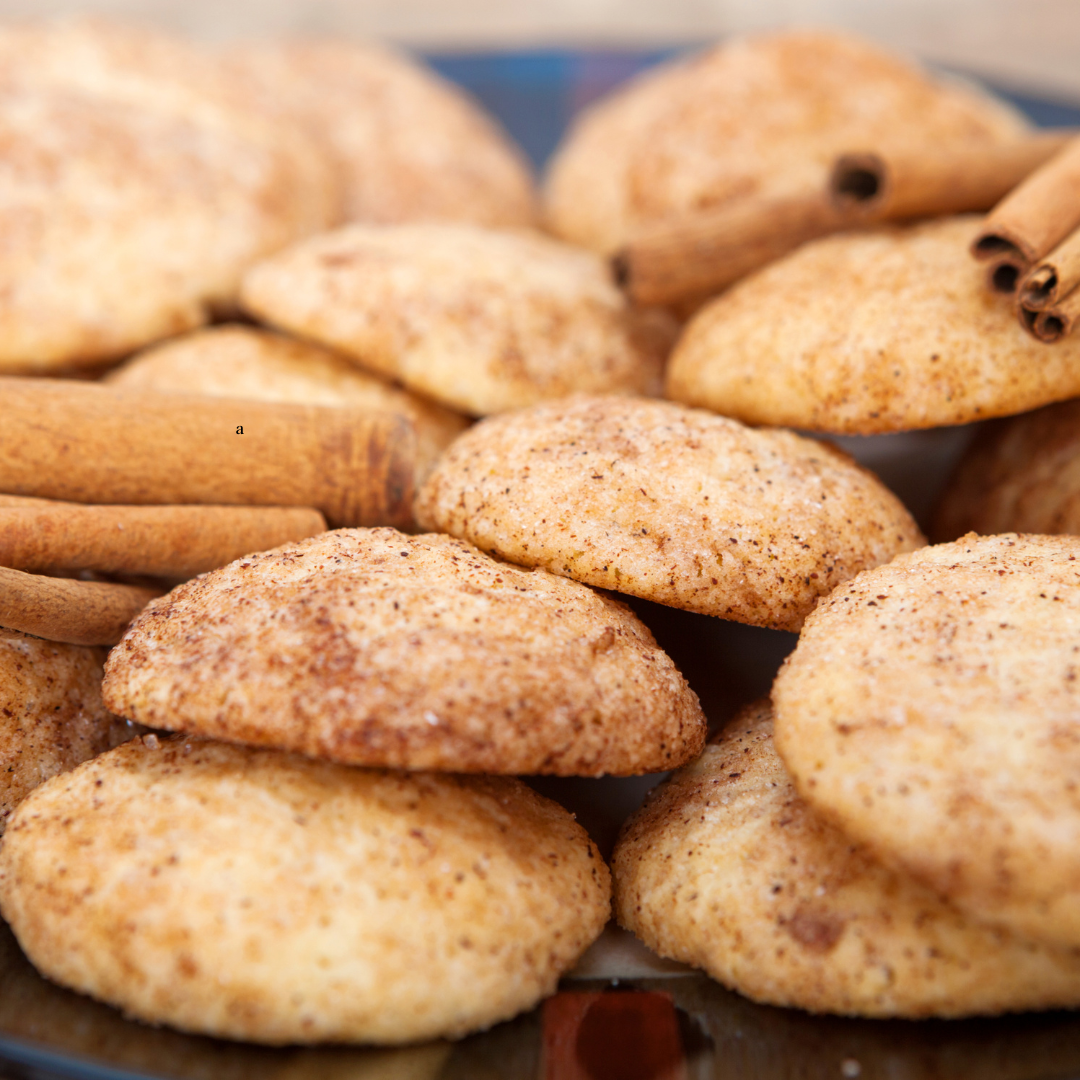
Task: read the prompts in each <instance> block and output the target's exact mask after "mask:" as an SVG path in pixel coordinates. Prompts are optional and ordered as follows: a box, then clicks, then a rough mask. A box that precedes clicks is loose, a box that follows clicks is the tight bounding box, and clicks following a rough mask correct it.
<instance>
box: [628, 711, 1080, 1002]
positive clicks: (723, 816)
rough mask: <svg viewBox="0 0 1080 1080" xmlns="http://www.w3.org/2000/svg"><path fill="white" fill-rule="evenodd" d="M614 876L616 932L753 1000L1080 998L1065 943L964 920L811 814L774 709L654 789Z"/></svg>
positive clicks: (631, 827)
mask: <svg viewBox="0 0 1080 1080" xmlns="http://www.w3.org/2000/svg"><path fill="white" fill-rule="evenodd" d="M612 871H613V874H614V879H615V913H616V916H617V918H618V919H619V922H620V923H621V924H622V925H623V926H626V927H628V928H629V929H631V930H633V931H634V933H636V934H637V935H638V936H639V937H641V939H642V940H643V941H644V942H645V943H646V944H647V945H648V946H649V947H650V948H652V949H655V950H656V951H657V952H659V953H660V954H661V955H663V956H670V957H673V958H675V959H678V960H684V961H686V962H688V963H691V964H695V965H696V966H698V967H703V968H704V969H705V970H706V971H708V973H709V974H710V975H712V976H713V977H714V978H716V979H719V980H720V981H721V982H722V983H724V985H725V986H728V987H730V988H731V989H733V990H738V991H739V992H740V993H742V994H746V995H747V996H748V997H751V998H753V999H754V1000H755V1001H762V1002H768V1003H770V1004H772V1005H784V1006H794V1007H796V1008H801V1009H807V1010H809V1011H811V1012H831V1013H844V1014H850V1015H856V1016H903V1017H908V1018H917V1017H928V1016H950V1017H955V1016H965V1015H974V1014H979V1013H991V1014H993V1013H1000V1012H1008V1011H1013V1010H1017V1009H1045V1008H1054V1007H1061V1006H1075V1005H1077V1004H1078V1003H1080V954H1078V953H1077V952H1076V951H1075V950H1066V949H1060V950H1059V949H1050V948H1047V947H1045V946H1036V945H1031V944H1029V943H1028V942H1025V941H1022V940H1020V939H1018V938H1016V937H1014V936H1013V935H1011V934H1008V933H1006V932H1004V931H1000V930H995V929H993V928H990V927H986V926H983V925H980V924H978V923H976V922H973V921H972V920H971V919H969V918H967V917H966V916H964V915H962V914H961V913H960V912H959V911H957V910H956V909H955V908H952V907H950V906H949V905H948V904H946V903H945V902H944V901H942V900H941V899H940V898H939V897H938V896H937V895H936V894H935V893H934V892H932V891H931V890H930V889H928V888H927V887H926V886H925V885H922V884H920V883H918V882H916V881H915V880H914V879H912V878H910V877H908V876H906V875H903V874H899V873H896V872H894V871H892V870H887V869H885V868H884V867H883V866H881V865H880V864H878V863H877V862H875V861H874V860H873V859H871V858H870V857H869V856H868V855H867V853H866V852H865V851H864V850H863V849H861V848H860V847H858V846H857V845H855V844H853V843H852V842H851V841H850V840H849V839H848V838H847V837H846V836H844V834H843V833H841V832H839V831H838V830H837V829H835V828H833V827H832V826H831V825H828V824H826V823H825V822H823V821H821V820H820V819H818V818H817V817H816V816H815V815H814V814H813V813H812V811H811V810H810V808H809V807H808V806H807V805H806V803H804V802H803V800H802V799H800V798H799V796H798V795H797V794H796V792H795V789H794V787H793V786H792V783H791V780H790V779H789V778H788V775H787V773H786V772H785V771H784V766H783V764H782V762H781V761H780V758H779V756H778V755H777V753H776V751H775V750H774V749H773V742H772V709H771V706H770V705H769V703H768V702H762V703H758V704H757V705H754V706H750V707H749V708H747V709H745V710H744V711H743V712H742V713H741V714H740V715H739V716H738V717H737V718H736V719H735V720H734V721H732V723H731V725H730V726H729V727H727V728H726V729H725V730H724V732H723V734H722V735H721V736H719V737H717V738H716V739H714V740H713V741H711V742H710V744H709V745H708V746H707V747H706V748H705V752H704V754H703V755H702V756H701V757H700V758H698V760H697V761H695V762H694V763H693V764H691V765H688V766H686V767H685V768H683V769H680V770H679V771H678V772H677V773H675V774H674V775H673V776H672V777H671V778H670V779H669V780H667V781H666V782H665V783H664V784H663V785H662V786H660V787H659V788H655V789H654V790H653V791H652V792H650V794H649V796H648V798H647V800H646V803H645V805H644V806H643V807H642V808H641V810H639V811H638V812H637V813H636V814H635V815H634V816H633V817H631V818H630V820H629V821H628V822H627V823H626V825H625V826H624V828H623V832H622V835H621V836H620V838H619V842H618V845H617V847H616V849H615V855H614V858H613V862H612Z"/></svg>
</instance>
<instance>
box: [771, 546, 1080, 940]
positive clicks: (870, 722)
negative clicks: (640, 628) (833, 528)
mask: <svg viewBox="0 0 1080 1080" xmlns="http://www.w3.org/2000/svg"><path fill="white" fill-rule="evenodd" d="M1078 671H1080V539H1077V538H1073V537H1039V536H1016V535H1015V534H1006V535H1004V536H993V537H984V538H979V537H976V536H973V535H972V536H968V537H965V538H963V539H962V540H959V541H957V542H956V543H953V544H942V545H939V546H937V547H933V548H925V549H923V550H922V551H919V552H916V553H914V554H912V555H905V556H900V557H899V558H898V559H896V560H895V561H894V562H893V563H892V564H890V565H889V566H885V567H880V568H878V569H877V570H873V571H869V572H867V573H865V574H862V575H860V576H859V577H858V578H856V579H855V580H854V581H853V582H849V583H848V584H847V585H844V586H841V587H840V588H839V589H837V590H836V592H834V593H833V594H832V595H831V596H829V597H828V598H827V599H826V600H825V601H823V602H822V604H820V605H819V607H818V608H817V610H816V611H815V612H814V613H813V615H812V616H811V617H810V618H809V619H808V620H807V623H806V626H805V627H804V629H803V633H802V637H801V638H800V640H799V644H798V646H797V647H796V649H795V652H794V653H793V654H792V655H791V657H790V658H789V659H788V661H787V662H786V664H785V666H784V667H783V668H782V669H781V672H780V674H779V676H778V677H777V680H776V682H775V684H774V687H773V700H774V703H775V707H776V741H777V749H778V750H779V752H780V753H781V755H782V756H783V758H784V761H785V763H786V764H787V766H788V768H789V770H790V771H791V773H792V776H793V778H794V781H795V785H796V787H797V788H798V790H799V793H800V794H801V795H802V796H803V797H804V798H806V799H807V800H808V802H810V804H811V805H812V806H813V807H814V808H815V810H817V811H818V812H819V813H821V814H822V815H823V816H824V817H826V818H827V819H829V820H831V821H833V822H834V823H835V824H837V825H838V826H839V827H841V828H842V829H844V830H845V831H846V832H847V833H849V834H850V835H851V836H852V837H853V838H855V839H857V840H859V841H861V842H863V843H865V844H867V845H868V847H870V848H871V849H872V851H873V852H874V854H875V855H876V856H877V857H878V858H880V859H882V860H883V861H885V862H887V863H889V864H890V865H893V866H898V867H904V868H907V869H908V870H909V871H910V872H912V873H913V874H915V875H916V876H918V877H920V878H922V879H923V880H925V881H927V882H928V883H930V884H931V885H933V886H934V887H935V888H937V889H938V891H939V892H941V893H942V894H944V895H946V896H947V897H948V898H949V899H951V900H952V901H953V902H955V903H956V905H957V906H958V907H961V908H963V909H964V910H965V911H967V912H968V913H969V914H971V915H972V916H973V917H975V918H979V919H981V920H985V921H994V922H997V923H999V924H1001V925H1004V926H1007V927H1010V928H1012V929H1014V930H1015V931H1016V932H1017V933H1019V934H1022V935H1024V936H1028V937H1031V938H1033V939H1036V940H1042V941H1046V942H1049V943H1052V944H1060V945H1077V944H1080V845H1078V844H1077V838H1078V837H1080V795H1078V793H1077V791H1076V782H1075V778H1076V776H1077V775H1078V772H1080V737H1078V732H1077V724H1076V718H1077V716H1078V715H1080V691H1078V690H1077V685H1078V684H1077V672H1078Z"/></svg>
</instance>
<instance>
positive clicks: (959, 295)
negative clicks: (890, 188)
mask: <svg viewBox="0 0 1080 1080" xmlns="http://www.w3.org/2000/svg"><path fill="white" fill-rule="evenodd" d="M980 222H981V219H979V218H976V217H970V216H965V217H956V218H941V219H938V220H935V221H931V222H927V223H925V224H922V225H917V226H910V227H905V228H890V229H881V230H876V231H873V232H868V233H850V234H844V235H839V236H833V237H828V238H826V239H824V240H818V241H815V242H813V243H810V244H807V245H805V246H804V247H802V248H800V249H798V250H797V251H795V252H793V253H792V254H791V255H788V256H787V257H785V258H783V259H781V260H779V261H778V262H775V263H773V264H772V265H770V266H767V267H766V268H765V269H764V270H761V271H759V272H758V273H757V274H754V275H753V276H752V277H749V278H747V279H746V280H745V281H743V282H741V283H739V284H738V285H736V286H734V287H733V288H732V289H731V290H729V291H728V292H727V293H725V294H724V295H722V296H720V297H718V298H717V299H715V300H713V301H712V302H711V303H710V304H709V305H708V306H707V307H706V308H704V309H703V310H702V311H701V313H700V314H699V315H698V316H697V317H696V318H695V319H694V320H693V321H692V322H691V323H690V324H689V326H688V327H687V329H686V331H685V333H684V335H683V337H682V339H681V340H680V342H679V344H678V346H677V347H676V349H675V351H674V353H673V354H672V358H671V363H670V365H669V368H668V372H667V389H668V395H669V396H670V397H673V398H675V399H676V400H678V401H684V402H686V403H687V404H688V405H700V406H703V407H705V408H709V409H713V410H714V411H716V412H719V413H723V414H724V415H726V416H735V417H738V418H739V419H740V420H744V421H746V422H747V423H752V424H782V425H787V426H791V427H797V428H802V429H804V430H810V431H823V432H835V433H839V434H858V435H869V434H875V433H880V432H889V431H906V430H911V429H915V428H928V427H937V426H939V425H944V424H965V423H968V422H970V421H973V420H985V419H988V418H990V417H994V416H1005V415H1009V414H1011V413H1017V412H1023V411H1024V410H1026V409H1034V408H1036V407H1037V406H1039V405H1045V404H1048V403H1049V402H1052V401H1058V400H1061V399H1063V398H1068V397H1074V396H1076V395H1078V394H1080V339H1078V338H1075V337H1074V338H1068V339H1065V340H1063V341H1062V342H1060V343H1059V344H1058V345H1056V346H1055V347H1054V348H1053V349H1048V348H1047V347H1046V346H1045V345H1043V344H1042V343H1041V342H1039V341H1036V340H1035V339H1034V338H1033V337H1031V335H1029V334H1027V333H1026V332H1025V331H1024V330H1023V329H1022V328H1021V327H1020V324H1019V323H1018V322H1017V319H1016V316H1015V314H1014V313H1013V310H1012V306H1011V304H1010V303H1009V302H1008V301H1007V300H1006V299H1005V298H1002V297H1001V296H1000V295H999V294H996V293H993V292H991V291H990V290H989V289H988V288H987V287H986V283H985V275H986V268H985V267H984V266H983V265H982V264H980V263H977V262H975V261H974V260H973V259H972V258H971V255H970V254H969V252H968V248H969V246H970V243H971V241H972V239H973V238H974V236H975V233H976V232H977V231H978V229H979V227H980Z"/></svg>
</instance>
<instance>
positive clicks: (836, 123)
mask: <svg viewBox="0 0 1080 1080" xmlns="http://www.w3.org/2000/svg"><path fill="white" fill-rule="evenodd" d="M856 88H857V89H856ZM1025 127H1026V125H1025V122H1024V120H1023V119H1022V118H1021V117H1020V115H1019V114H1018V113H1017V112H1015V111H1014V110H1013V109H1011V108H1010V107H1009V106H1008V105H1006V104H1004V103H1003V102H1001V101H998V100H996V99H994V98H992V97H991V96H990V95H988V94H987V93H986V92H985V91H980V90H977V89H974V88H972V87H970V86H967V85H961V84H960V83H958V82H956V81H950V82H946V81H944V80H942V79H932V78H930V77H929V76H928V75H927V74H926V73H925V72H923V71H921V70H919V69H918V68H917V67H915V66H914V65H912V64H910V63H909V62H907V61H906V60H904V59H903V58H901V57H899V56H896V55H895V54H893V53H890V52H888V51H886V50H884V49H881V48H879V47H878V46H876V45H874V44H871V43H870V42H868V41H865V40H862V39H860V38H857V37H854V36H851V35H847V34H840V33H837V32H835V31H822V30H796V31H790V30H789V31H782V32H779V33H770V34H761V35H756V36H751V37H743V38H734V39H731V40H729V41H725V42H724V43H723V44H720V45H717V46H714V47H713V48H711V49H708V50H706V51H704V52H701V53H697V54H695V55H692V56H690V57H687V58H684V59H680V60H676V61H674V62H673V63H670V64H665V65H662V66H660V67H657V68H655V69H654V70H652V71H648V72H646V73H645V74H644V75H642V76H640V77H638V78H637V79H635V80H633V81H632V82H630V83H628V84H627V85H626V86H624V87H621V88H619V89H617V90H616V91H615V92H614V93H613V94H611V95H610V96H608V97H606V98H604V99H603V100H601V101H599V102H597V103H596V104H595V105H593V106H591V107H590V108H589V109H587V110H586V111H585V112H584V113H583V114H582V115H581V117H580V118H579V119H578V120H577V121H576V123H575V124H574V125H573V127H572V128H571V130H570V133H569V135H568V136H567V137H566V138H565V139H564V141H563V143H562V145H561V146H560V148H559V149H558V150H557V151H556V155H555V158H554V159H553V162H552V165H551V168H550V171H549V175H548V181H547V190H546V204H547V205H546V209H547V215H548V220H549V223H550V225H551V226H552V227H553V229H554V231H555V232H556V233H557V234H558V235H560V236H563V237H565V238H566V239H568V240H573V241H574V242H576V243H579V244H584V245H585V246H586V247H590V248H594V249H595V250H598V251H604V252H611V251H613V250H615V249H616V248H618V247H619V246H621V245H622V244H624V243H625V242H626V241H627V239H628V238H629V237H630V236H631V235H632V234H633V232H634V230H635V229H638V228H641V227H642V226H645V225H649V224H653V223H656V222H658V221H661V220H663V219H664V218H671V217H678V216H680V215H684V214H690V213H693V212H694V211H697V210H704V209H709V208H712V207H716V206H719V205H721V204H723V203H725V202H728V201H732V200H735V199H739V198H744V197H746V196H753V195H760V196H765V197H778V196H787V195H801V194H807V193H810V192H816V191H821V190H823V189H824V187H825V184H826V180H827V177H828V175H829V170H830V168H831V167H832V164H833V161H834V160H835V158H836V157H837V156H838V155H839V154H843V153H850V152H852V151H857V150H864V149H873V150H876V151H878V152H879V153H888V152H889V151H891V150H897V149H909V150H911V149H914V150H919V149H924V150H925V151H926V152H927V153H932V152H933V150H934V148H935V147H936V146H937V145H939V144H942V143H952V142H956V141H963V140H987V141H1002V140H1006V139H1010V138H1015V137H1016V136H1017V135H1019V134H1021V133H1022V132H1023V131H1024V130H1025Z"/></svg>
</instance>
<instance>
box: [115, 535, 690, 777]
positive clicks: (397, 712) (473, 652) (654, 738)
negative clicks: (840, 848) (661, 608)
mask: <svg viewBox="0 0 1080 1080" xmlns="http://www.w3.org/2000/svg"><path fill="white" fill-rule="evenodd" d="M104 693H105V699H106V701H107V702H108V704H109V706H110V708H112V709H113V710H114V711H117V712H119V714H120V715H121V716H126V717H128V718H129V719H137V720H139V721H140V722H142V723H146V724H147V725H148V726H150V727H157V728H165V729H167V730H180V731H187V732H194V733H197V734H202V735H209V736H212V737H214V738H219V739H225V740H228V741H234V742H242V743H248V744H251V745H256V746H272V747H277V748H280V749H285V750H296V751H299V752H301V753H304V754H309V755H311V756H313V757H323V758H328V759H330V760H333V761H339V762H343V763H346V764H353V765H384V766H390V767H394V768H408V769H439V770H448V771H452V772H489V773H548V774H556V775H563V776H566V775H581V776H599V775H602V774H604V773H616V774H633V773H641V772H657V771H660V770H663V769H669V768H673V767H675V766H676V765H680V764H682V763H683V762H685V761H689V760H690V759H691V758H692V757H693V756H694V755H695V754H697V753H699V752H700V750H701V747H702V745H703V743H704V738H705V720H704V717H703V716H702V713H701V708H700V706H699V704H698V699H697V695H696V694H694V692H693V691H692V690H691V689H690V688H689V687H688V686H687V685H686V682H685V680H684V679H683V677H682V676H681V675H680V674H679V671H678V670H677V669H676V667H675V665H674V664H673V663H672V662H671V660H670V659H669V657H668V656H667V654H666V653H664V652H663V651H662V650H661V649H660V648H659V647H658V646H657V644H656V642H655V641H654V639H653V637H652V634H650V633H649V631H648V630H647V629H646V627H645V626H644V625H643V624H642V623H641V622H639V621H638V619H637V618H636V617H635V616H634V615H633V613H632V612H630V610H629V609H628V608H626V607H625V606H624V605H622V604H620V603H619V602H618V601H616V600H613V599H610V598H608V597H606V596H604V595H602V594H599V593H596V592H594V591H593V590H592V589H589V588H588V587H587V586H585V585H579V584H578V583H577V582H571V581H567V580H565V579H564V578H560V577H556V576H555V575H554V574H548V573H547V572H546V571H543V570H534V571H529V570H521V569H519V568H517V567H514V566H509V565H507V564H505V563H500V562H496V561H495V560H494V559H491V558H489V557H488V556H487V555H484V554H483V553H482V552H480V551H477V550H476V548H474V547H473V546H472V545H471V544H467V543H465V542H464V541H461V540H454V539H452V538H451V537H448V536H435V535H430V536H404V535H402V534H401V533H398V532H395V531H394V530H393V529H349V530H340V531H338V532H331V533H324V534H322V535H321V536H318V537H313V538H312V539H311V540H305V541H302V542H300V543H298V544H288V545H285V546H283V547H280V548H277V549H276V550H274V551H270V552H265V553H263V554H259V555H252V556H249V557H247V558H244V559H240V560H238V561H237V562H234V563H232V564H231V565H229V566H227V567H224V568H223V569H221V570H216V571H213V572H212V573H209V574H204V575H203V576H202V577H200V578H196V579H195V580H193V581H190V582H187V583H186V584H184V585H181V586H179V587H178V588H176V589H174V590H173V591H172V592H171V593H169V594H168V595H167V596H165V597H163V598H162V599H161V600H160V601H159V602H157V603H155V604H151V605H150V606H149V607H148V608H147V609H146V610H145V611H144V612H143V614H142V615H141V616H140V617H139V618H138V619H136V620H135V621H134V622H133V623H132V625H131V629H130V630H129V632H128V633H127V635H126V636H125V637H124V640H123V641H122V642H121V643H120V645H118V646H117V647H116V648H115V649H114V650H113V652H112V654H111V655H110V657H109V661H108V664H107V665H106V677H105V687H104Z"/></svg>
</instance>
